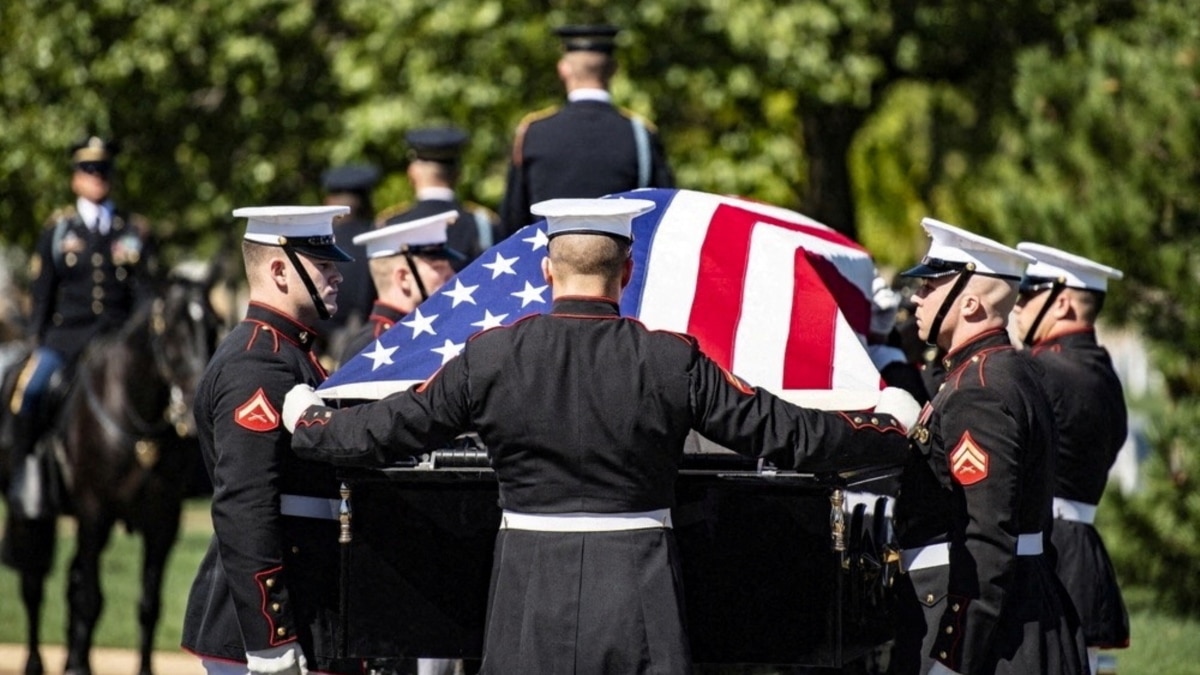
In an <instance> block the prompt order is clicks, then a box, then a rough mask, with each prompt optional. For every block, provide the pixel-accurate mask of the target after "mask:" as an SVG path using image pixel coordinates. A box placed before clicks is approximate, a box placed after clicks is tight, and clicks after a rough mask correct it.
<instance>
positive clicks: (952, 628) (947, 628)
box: [946, 626, 954, 635]
mask: <svg viewBox="0 0 1200 675" xmlns="http://www.w3.org/2000/svg"><path fill="white" fill-rule="evenodd" d="M953 632H954V626H946V635H950V634H951V633H953Z"/></svg>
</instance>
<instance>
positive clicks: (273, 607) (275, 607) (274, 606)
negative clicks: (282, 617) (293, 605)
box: [271, 602, 279, 613]
mask: <svg viewBox="0 0 1200 675" xmlns="http://www.w3.org/2000/svg"><path fill="white" fill-rule="evenodd" d="M271 611H272V612H276V613H278V612H279V603H278V602H272V603H271Z"/></svg>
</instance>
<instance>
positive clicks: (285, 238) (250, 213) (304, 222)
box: [233, 206, 353, 261]
mask: <svg viewBox="0 0 1200 675" xmlns="http://www.w3.org/2000/svg"><path fill="white" fill-rule="evenodd" d="M347 213H350V207H349V206H247V207H243V208H240V209H234V210H233V217H234V218H246V234H245V235H244V236H245V239H246V240H247V241H253V242H257V243H259V244H268V245H271V246H287V247H289V248H293V249H296V250H297V251H300V252H301V253H304V254H305V255H309V256H312V257H317V258H326V259H329V260H347V261H348V260H353V258H352V257H350V256H349V255H348V254H346V252H345V251H343V250H341V249H340V248H338V247H337V246H336V245H335V243H334V237H333V219H334V218H336V217H338V216H344V215H346V214H347Z"/></svg>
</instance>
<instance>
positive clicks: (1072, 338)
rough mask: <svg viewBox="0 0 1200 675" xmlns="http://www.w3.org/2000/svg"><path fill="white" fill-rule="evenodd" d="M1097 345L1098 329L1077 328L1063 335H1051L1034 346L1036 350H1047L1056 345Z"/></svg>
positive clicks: (1088, 327) (1062, 333)
mask: <svg viewBox="0 0 1200 675" xmlns="http://www.w3.org/2000/svg"><path fill="white" fill-rule="evenodd" d="M1080 343H1083V344H1097V340H1096V329H1095V327H1093V326H1087V327H1085V328H1076V329H1074V330H1068V331H1063V332H1061V333H1058V334H1055V335H1051V336H1050V337H1048V338H1044V339H1042V340H1040V341H1039V342H1038V343H1037V344H1035V345H1034V346H1033V348H1034V349H1035V350H1041V349H1046V348H1048V347H1053V346H1054V345H1063V346H1068V345H1073V344H1080Z"/></svg>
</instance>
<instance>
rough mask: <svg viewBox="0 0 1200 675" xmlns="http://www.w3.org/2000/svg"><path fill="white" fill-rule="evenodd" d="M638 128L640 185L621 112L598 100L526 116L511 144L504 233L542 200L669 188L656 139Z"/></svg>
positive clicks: (628, 122)
mask: <svg viewBox="0 0 1200 675" xmlns="http://www.w3.org/2000/svg"><path fill="white" fill-rule="evenodd" d="M643 124H645V126H646V127H647V137H646V140H647V148H646V150H647V153H648V160H649V162H648V163H649V167H648V168H649V172H648V176H647V177H646V178H647V180H646V181H645V183H644V184H640V183H639V171H638V144H637V140H636V138H635V135H634V128H633V122H632V118H631V116H630V115H628V114H626V113H625V112H624V111H622V110H621V109H619V108H617V107H615V106H613V105H612V104H611V103H605V102H603V101H574V102H570V103H567V104H566V105H565V106H563V107H562V108H560V109H558V110H557V111H555V110H553V109H551V110H549V111H543V112H538V113H532V114H530V115H528V116H527V117H526V118H525V119H524V120H523V121H522V122H521V124H520V125H519V126H518V127H517V133H516V138H515V139H514V141H513V148H512V161H511V163H510V165H509V170H508V183H507V185H506V187H505V193H504V203H503V206H502V207H501V212H500V220H501V222H502V223H503V224H504V227H505V230H506V232H507V233H508V234H512V233H513V232H516V231H517V230H519V229H521V228H522V227H524V226H525V225H528V224H530V223H532V222H534V220H536V219H537V218H536V217H535V216H533V215H532V214H530V212H529V207H530V206H532V205H533V204H536V203H538V202H540V201H543V200H546V199H557V198H560V197H603V196H604V195H609V194H614V193H617V192H625V191H627V190H635V189H637V188H639V187H657V188H671V187H675V178H674V176H672V174H671V169H670V167H669V166H668V165H667V161H666V155H665V153H664V152H663V149H662V144H661V143H660V141H659V139H658V135H657V134H656V133H655V132H654V129H653V128H651V127H650V125H649V123H643Z"/></svg>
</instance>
